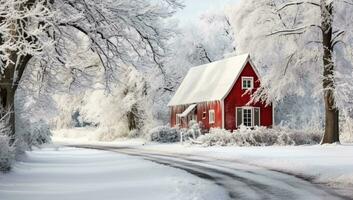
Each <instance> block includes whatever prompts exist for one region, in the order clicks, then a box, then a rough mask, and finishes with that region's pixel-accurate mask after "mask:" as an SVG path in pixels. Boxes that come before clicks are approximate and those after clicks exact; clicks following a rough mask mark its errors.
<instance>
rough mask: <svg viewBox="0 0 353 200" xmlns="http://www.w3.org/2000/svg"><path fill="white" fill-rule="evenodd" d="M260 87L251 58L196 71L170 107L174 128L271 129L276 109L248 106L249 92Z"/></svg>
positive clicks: (246, 55)
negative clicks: (193, 123)
mask: <svg viewBox="0 0 353 200" xmlns="http://www.w3.org/2000/svg"><path fill="white" fill-rule="evenodd" d="M259 87H260V79H259V73H258V72H257V70H256V68H255V67H254V64H253V63H252V61H251V59H250V56H249V54H245V55H240V56H235V57H231V58H228V59H224V60H220V61H217V62H213V63H209V64H206V65H201V66H198V67H193V68H191V69H190V70H189V72H188V73H187V75H186V77H185V78H184V80H183V82H182V83H181V85H180V87H179V88H178V90H177V91H176V93H175V95H174V96H173V98H172V99H171V101H170V102H169V104H168V106H169V107H170V109H171V112H170V113H171V117H170V124H171V126H172V127H177V126H179V127H184V128H185V127H187V126H188V123H189V122H190V121H191V120H195V121H197V122H199V123H200V122H201V123H202V126H203V129H210V128H212V127H213V128H223V129H227V130H231V131H232V130H235V129H237V128H238V127H239V126H240V125H244V126H248V127H254V126H266V127H271V126H272V124H273V121H274V120H273V107H272V105H267V106H266V105H265V104H263V103H260V102H258V103H252V104H249V105H248V103H249V101H250V94H249V92H246V91H248V90H250V91H251V92H254V91H255V90H256V89H257V88H259ZM251 92H250V93H251Z"/></svg>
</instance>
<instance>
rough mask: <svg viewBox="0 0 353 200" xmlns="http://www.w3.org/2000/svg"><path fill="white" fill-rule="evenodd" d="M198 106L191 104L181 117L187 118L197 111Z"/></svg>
mask: <svg viewBox="0 0 353 200" xmlns="http://www.w3.org/2000/svg"><path fill="white" fill-rule="evenodd" d="M196 105H197V104H191V105H190V106H189V107H188V108H187V109H186V110H185V111H184V112H183V113H181V114H180V115H179V116H180V117H186V116H188V114H189V113H190V112H191V111H193V110H194V109H195V107H196Z"/></svg>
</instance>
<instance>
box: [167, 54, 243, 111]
mask: <svg viewBox="0 0 353 200" xmlns="http://www.w3.org/2000/svg"><path fill="white" fill-rule="evenodd" d="M249 59H250V56H249V54H243V55H239V56H235V57H231V58H227V59H223V60H220V61H216V62H212V63H209V64H206V65H201V66H197V67H193V68H191V69H190V70H189V72H188V73H187V75H186V77H185V78H184V80H183V82H182V83H181V85H180V86H179V88H178V90H177V91H176V93H175V95H174V96H173V98H172V99H171V100H170V102H169V104H168V106H175V105H186V104H194V103H200V102H207V101H217V100H222V99H224V98H225V97H226V96H227V95H228V93H229V92H230V90H231V89H232V87H233V85H234V84H235V82H236V80H237V79H238V76H239V74H240V73H241V71H242V70H243V68H244V66H245V65H246V63H247V62H248V60H249Z"/></svg>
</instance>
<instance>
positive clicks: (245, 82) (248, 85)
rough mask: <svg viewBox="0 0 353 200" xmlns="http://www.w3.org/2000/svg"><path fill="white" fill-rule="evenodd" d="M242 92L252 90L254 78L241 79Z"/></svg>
mask: <svg viewBox="0 0 353 200" xmlns="http://www.w3.org/2000/svg"><path fill="white" fill-rule="evenodd" d="M241 87H242V89H243V90H248V89H253V88H254V78H253V77H242V85H241Z"/></svg>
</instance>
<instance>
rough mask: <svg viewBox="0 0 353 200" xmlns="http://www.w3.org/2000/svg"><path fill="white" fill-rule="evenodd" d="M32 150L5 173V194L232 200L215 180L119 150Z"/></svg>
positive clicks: (41, 198)
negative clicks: (229, 199) (125, 153)
mask: <svg viewBox="0 0 353 200" xmlns="http://www.w3.org/2000/svg"><path fill="white" fill-rule="evenodd" d="M26 155H27V156H26V158H25V160H23V161H22V162H18V163H16V165H15V166H14V169H13V172H12V173H9V174H4V175H2V176H1V179H0V197H1V199H6V200H10V199H11V200H15V199H26V200H47V199H50V200H63V199H65V200H97V199H102V200H116V199H133V200H140V199H141V200H142V199H143V200H149V199H151V200H152V199H153V200H155V199H163V200H172V199H174V200H175V199H178V200H196V199H203V200H212V199H227V193H226V192H225V191H224V190H223V189H222V188H220V187H219V186H217V185H215V184H213V183H211V182H209V181H206V180H203V179H199V178H197V177H195V176H193V175H191V174H189V173H186V172H184V171H182V170H179V169H174V168H170V167H167V166H164V165H159V164H155V163H153V162H150V161H146V160H143V159H139V158H136V157H130V156H125V155H121V154H118V153H113V152H105V151H95V150H83V149H75V148H44V149H42V150H35V151H32V152H27V153H26ZM146 172H147V173H146ZM186 194H187V195H186Z"/></svg>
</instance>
